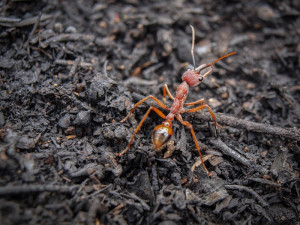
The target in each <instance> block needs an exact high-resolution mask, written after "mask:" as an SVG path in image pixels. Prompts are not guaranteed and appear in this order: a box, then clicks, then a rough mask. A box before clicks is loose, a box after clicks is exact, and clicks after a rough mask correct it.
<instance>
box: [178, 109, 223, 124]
mask: <svg viewBox="0 0 300 225" xmlns="http://www.w3.org/2000/svg"><path fill="white" fill-rule="evenodd" d="M204 108H207V109H208V111H209V113H210V115H211V117H212V119H213V121H214V123H215V126H216V127H221V128H222V126H221V125H220V124H218V123H217V120H216V116H215V114H214V112H213V111H212V109H211V108H210V107H209V106H208V105H201V106H198V107H196V108H192V109H188V110H184V111H183V112H184V113H186V112H188V113H191V112H196V111H199V110H202V109H204Z"/></svg>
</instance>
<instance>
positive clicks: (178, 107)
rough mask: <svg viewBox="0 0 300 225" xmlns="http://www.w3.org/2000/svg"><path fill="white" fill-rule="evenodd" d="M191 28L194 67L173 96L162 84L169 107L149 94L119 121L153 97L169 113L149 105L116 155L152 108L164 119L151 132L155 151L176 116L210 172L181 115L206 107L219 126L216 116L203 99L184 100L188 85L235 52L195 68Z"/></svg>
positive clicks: (168, 135)
mask: <svg viewBox="0 0 300 225" xmlns="http://www.w3.org/2000/svg"><path fill="white" fill-rule="evenodd" d="M191 28H192V35H193V36H192V37H193V40H192V49H191V54H192V58H193V63H194V69H193V70H187V71H186V72H185V73H184V74H183V76H182V83H181V84H180V85H179V86H178V87H177V91H176V96H175V98H174V97H173V95H172V94H171V92H170V91H169V88H168V86H167V84H165V85H164V91H163V100H164V102H166V95H167V94H168V96H169V97H170V98H171V99H172V101H173V104H172V106H171V108H169V107H167V106H166V105H165V104H164V103H162V102H161V101H160V100H158V99H157V98H155V97H154V96H152V95H149V96H148V97H146V98H144V99H143V100H141V101H139V102H138V103H136V104H135V106H134V107H133V108H132V109H131V111H130V113H129V114H128V115H127V116H126V117H125V118H124V119H123V120H122V121H121V122H124V121H126V120H127V119H128V117H129V116H130V115H131V114H132V113H133V111H134V110H135V109H136V108H137V107H138V106H139V105H141V104H142V103H144V102H145V101H147V100H148V99H149V98H151V99H153V100H154V101H155V102H156V103H157V104H158V105H159V106H160V107H161V108H163V109H165V110H168V111H169V113H168V115H167V116H166V115H165V114H164V113H163V112H162V111H160V110H159V109H158V108H156V107H153V106H150V108H149V109H148V110H147V112H146V114H145V115H144V117H143V118H142V120H141V122H140V123H139V125H138V126H137V128H136V129H135V131H134V133H133V135H132V137H131V139H130V141H129V144H128V146H127V148H126V149H125V150H123V151H122V152H121V153H117V156H122V155H124V154H125V153H126V152H127V151H128V149H129V148H130V146H131V144H132V142H133V140H134V137H135V135H136V134H137V132H138V131H139V130H140V128H141V126H142V125H143V123H144V122H145V120H146V118H147V117H148V115H149V113H150V112H151V111H152V110H153V111H154V112H156V113H157V114H158V115H159V116H160V117H161V118H163V119H164V120H165V121H164V122H162V124H160V125H158V126H156V127H155V128H154V131H153V134H152V142H153V145H154V148H155V150H156V151H159V150H161V149H162V148H164V147H165V146H166V144H167V143H168V141H169V140H170V139H171V137H172V134H173V130H172V121H173V120H174V118H176V119H177V120H178V121H179V122H180V123H181V124H183V125H184V126H186V127H188V128H189V129H190V131H191V134H192V137H193V140H194V142H195V145H196V148H197V150H198V153H199V155H200V159H201V163H202V165H203V168H204V169H205V171H206V172H207V174H210V173H209V172H208V170H207V168H206V166H205V164H204V162H203V158H202V154H201V151H200V147H199V144H198V141H197V138H196V135H195V132H194V129H193V126H192V124H190V123H189V122H188V121H184V120H183V119H182V117H181V114H182V113H187V112H190V113H191V112H196V111H199V110H202V109H204V108H206V109H208V111H209V113H210V115H211V117H212V119H213V121H214V123H215V126H220V125H219V124H218V123H217V121H216V117H215V115H214V113H213V111H212V109H211V108H210V107H209V106H208V105H206V104H204V99H200V100H198V101H195V102H189V103H185V100H186V98H187V95H188V92H189V87H194V86H196V85H198V84H200V83H201V82H202V81H203V79H204V78H205V77H206V76H207V75H208V74H210V73H211V72H212V71H213V67H212V66H213V65H214V64H215V63H216V62H218V61H220V60H222V59H224V58H226V57H229V56H232V55H234V54H236V52H231V53H229V54H227V55H225V56H223V57H221V58H219V59H217V60H215V61H214V62H213V63H210V64H203V65H201V66H199V67H197V68H195V58H194V44H195V31H194V28H193V26H191ZM208 67H210V69H209V70H208V71H207V72H205V73H204V74H203V75H201V74H200V72H201V71H202V70H204V69H206V68H208ZM196 104H200V105H199V106H197V107H195V108H192V109H184V108H183V106H190V105H196Z"/></svg>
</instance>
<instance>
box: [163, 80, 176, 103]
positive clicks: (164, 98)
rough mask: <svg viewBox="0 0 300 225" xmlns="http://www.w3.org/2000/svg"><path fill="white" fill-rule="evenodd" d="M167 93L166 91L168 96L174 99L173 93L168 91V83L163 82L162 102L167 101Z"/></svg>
mask: <svg viewBox="0 0 300 225" xmlns="http://www.w3.org/2000/svg"><path fill="white" fill-rule="evenodd" d="M167 93H168V96H169V97H170V99H172V101H174V99H175V98H174V97H173V95H172V94H171V92H170V90H169V88H168V85H167V84H165V85H164V97H163V100H164V103H166V102H167V100H166V95H167Z"/></svg>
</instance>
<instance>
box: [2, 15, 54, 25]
mask: <svg viewBox="0 0 300 225" xmlns="http://www.w3.org/2000/svg"><path fill="white" fill-rule="evenodd" d="M39 17H40V16H34V17H31V18H28V19H24V20H18V19H16V20H15V21H13V20H10V21H6V22H2V21H0V26H3V27H25V26H29V25H33V24H36V22H37V21H38V20H40V22H42V21H45V20H48V19H50V18H52V17H53V15H42V16H41V17H40V19H39Z"/></svg>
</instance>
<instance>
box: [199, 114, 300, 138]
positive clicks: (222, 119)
mask: <svg viewBox="0 0 300 225" xmlns="http://www.w3.org/2000/svg"><path fill="white" fill-rule="evenodd" d="M194 116H195V118H196V119H203V120H205V121H210V120H211V115H210V114H209V113H208V112H201V113H194ZM215 116H216V120H217V122H218V123H220V124H225V125H228V126H231V127H237V128H242V129H245V130H247V131H254V132H258V133H267V134H272V135H279V136H283V137H287V138H290V139H293V140H296V141H300V130H299V129H297V128H281V127H275V126H272V125H269V124H264V123H255V122H251V121H247V120H242V119H238V118H236V117H232V116H226V115H224V114H221V113H216V114H215Z"/></svg>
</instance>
